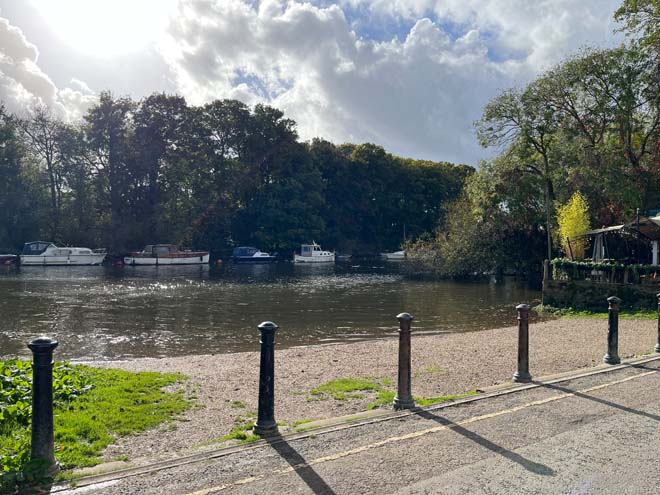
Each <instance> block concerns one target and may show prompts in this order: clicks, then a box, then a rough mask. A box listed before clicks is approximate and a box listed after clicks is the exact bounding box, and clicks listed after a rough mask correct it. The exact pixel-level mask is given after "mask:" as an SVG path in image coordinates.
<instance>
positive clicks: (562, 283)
mask: <svg viewBox="0 0 660 495" xmlns="http://www.w3.org/2000/svg"><path fill="white" fill-rule="evenodd" d="M659 292H660V285H658V284H648V285H643V284H642V285H631V284H617V283H603V282H591V281H588V280H581V281H575V280H546V281H545V283H544V284H543V304H544V305H548V306H554V307H556V308H573V309H591V310H606V309H607V298H608V297H610V296H617V297H619V298H620V299H621V307H622V308H629V309H647V310H654V309H657V308H658V299H657V297H656V294H658V293H659Z"/></svg>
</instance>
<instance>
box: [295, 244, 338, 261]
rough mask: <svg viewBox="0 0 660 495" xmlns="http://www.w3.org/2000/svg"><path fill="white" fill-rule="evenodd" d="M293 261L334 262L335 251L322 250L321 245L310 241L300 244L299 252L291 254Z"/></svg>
mask: <svg viewBox="0 0 660 495" xmlns="http://www.w3.org/2000/svg"><path fill="white" fill-rule="evenodd" d="M293 262H294V263H334V262H335V253H334V252H330V251H323V250H322V249H321V246H319V245H318V244H316V243H315V242H314V241H312V243H311V244H302V245H301V246H300V254H297V253H296V254H294V255H293Z"/></svg>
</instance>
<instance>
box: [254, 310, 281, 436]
mask: <svg viewBox="0 0 660 495" xmlns="http://www.w3.org/2000/svg"><path fill="white" fill-rule="evenodd" d="M278 328H279V327H278V326H277V325H276V324H275V323H273V322H271V321H265V322H263V323H262V324H261V325H259V331H260V332H261V341H260V342H261V365H260V368H259V410H258V414H257V422H256V423H255V424H254V434H255V435H259V436H262V437H268V436H273V435H278V434H279V431H278V429H277V422H276V421H275V332H277V329H278Z"/></svg>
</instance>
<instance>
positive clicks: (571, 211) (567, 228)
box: [557, 192, 591, 260]
mask: <svg viewBox="0 0 660 495" xmlns="http://www.w3.org/2000/svg"><path fill="white" fill-rule="evenodd" d="M557 223H558V224H559V229H558V234H559V242H560V243H561V246H562V248H564V252H565V253H566V256H567V257H569V258H571V259H574V260H575V259H583V258H584V252H585V250H586V248H587V239H584V238H581V237H580V236H582V235H583V234H584V233H585V232H587V231H588V230H590V229H591V225H590V223H589V205H588V204H587V201H586V200H585V199H584V196H582V194H580V192H576V193H574V194H573V196H571V199H569V200H568V201H567V202H566V204H565V205H563V206H559V207H557ZM578 237H580V238H578ZM569 242H570V244H569Z"/></svg>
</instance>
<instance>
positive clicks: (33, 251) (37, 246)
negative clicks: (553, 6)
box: [22, 241, 56, 256]
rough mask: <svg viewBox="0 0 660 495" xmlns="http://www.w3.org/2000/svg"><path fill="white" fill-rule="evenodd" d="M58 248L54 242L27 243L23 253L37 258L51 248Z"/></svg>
mask: <svg viewBox="0 0 660 495" xmlns="http://www.w3.org/2000/svg"><path fill="white" fill-rule="evenodd" d="M51 246H52V247H56V246H55V244H53V243H52V242H45V241H35V242H26V243H25V245H24V246H23V253H22V254H24V255H28V256H30V255H32V256H37V255H39V254H42V253H43V252H44V251H46V249H48V248H49V247H51Z"/></svg>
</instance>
